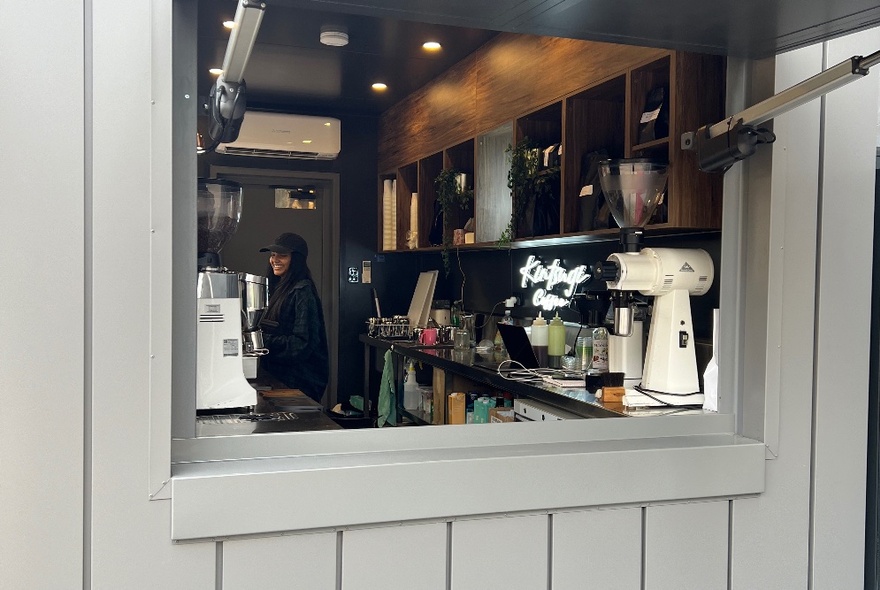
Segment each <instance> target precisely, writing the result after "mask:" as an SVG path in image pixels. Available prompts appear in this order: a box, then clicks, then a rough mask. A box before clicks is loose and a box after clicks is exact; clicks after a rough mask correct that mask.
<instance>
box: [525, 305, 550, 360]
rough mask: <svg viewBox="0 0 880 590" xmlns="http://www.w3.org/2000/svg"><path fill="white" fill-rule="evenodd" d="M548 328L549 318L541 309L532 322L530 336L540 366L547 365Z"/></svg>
mask: <svg viewBox="0 0 880 590" xmlns="http://www.w3.org/2000/svg"><path fill="white" fill-rule="evenodd" d="M548 328H549V326H547V320H545V319H544V315H543V313H542V312H540V311H539V312H538V317H536V318H535V320H534V321H533V322H532V329H531V336H530V338H529V339H530V340H531V342H532V350H534V351H535V357H536V358H537V359H538V366H539V367H546V366H547V343H548V340H549V334H548V333H547V330H548Z"/></svg>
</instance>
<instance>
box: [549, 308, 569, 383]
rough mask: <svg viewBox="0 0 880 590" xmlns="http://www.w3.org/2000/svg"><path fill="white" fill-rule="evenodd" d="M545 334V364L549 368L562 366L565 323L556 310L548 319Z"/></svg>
mask: <svg viewBox="0 0 880 590" xmlns="http://www.w3.org/2000/svg"><path fill="white" fill-rule="evenodd" d="M547 335H548V337H547V365H548V366H549V367H550V368H551V369H559V368H561V367H562V355H564V354H565V324H563V323H562V318H560V317H559V313H558V312H557V313H556V315H555V316H554V318H553V319H552V320H550V326H549V327H548V329H547Z"/></svg>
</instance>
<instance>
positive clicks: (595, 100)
mask: <svg viewBox="0 0 880 590" xmlns="http://www.w3.org/2000/svg"><path fill="white" fill-rule="evenodd" d="M509 42H513V41H509ZM526 42H527V41H522V43H526ZM583 43H589V42H583ZM490 45H491V44H490ZM590 47H591V48H596V47H597V48H599V49H601V51H602V52H604V53H601V54H599V53H597V51H598V50H597V49H592V50H591V53H592V54H594V55H595V58H596V59H603V60H604V61H602V63H603V64H606V63H609V60H611V62H612V63H613V60H615V59H616V60H617V61H618V62H622V63H623V65H622V66H621V67H620V69H619V70H617V71H614V70H612V69H609V68H608V67H607V66H603V67H602V68H600V67H598V66H596V67H594V69H595V70H596V72H593V71H592V70H590V69H589V68H587V67H586V66H584V67H585V68H587V70H588V71H586V72H580V71H579V72H577V75H571V76H569V77H567V78H565V81H568V80H572V82H571V84H572V86H571V87H569V88H564V93H563V95H562V96H561V97H560V96H559V95H557V96H556V97H551V98H550V99H549V100H548V99H547V98H546V96H547V93H548V92H550V91H549V90H547V89H546V88H545V87H544V86H543V85H541V88H538V89H536V88H525V87H518V86H517V83H516V82H508V84H509V85H510V86H509V87H507V88H496V86H497V85H498V84H500V83H499V82H497V80H494V79H491V78H490V79H489V80H488V81H486V82H483V83H482V84H486V85H488V87H487V88H485V89H483V88H481V86H480V84H481V82H480V81H479V80H477V81H475V82H473V83H474V84H476V85H477V86H476V90H475V94H476V96H477V97H480V96H483V95H485V96H487V97H491V96H495V97H498V96H502V95H505V94H511V93H512V94H513V95H515V96H516V97H517V99H516V100H511V101H510V104H512V105H515V106H513V107H510V106H509V105H508V103H507V102H506V101H505V102H504V103H503V104H502V103H499V104H493V105H488V104H486V105H484V110H485V111H486V112H485V113H483V116H477V115H478V114H479V113H480V112H481V110H480V104H479V103H478V104H477V114H473V113H467V112H461V113H458V112H453V113H451V114H450V113H448V112H443V113H437V116H438V117H444V116H445V117H452V118H453V119H455V120H456V121H457V122H458V125H459V126H460V128H461V134H462V135H461V137H460V138H459V140H457V141H456V142H455V143H453V144H451V145H448V146H446V147H443V148H442V149H434V150H433V151H430V152H427V153H424V154H421V155H419V153H418V149H419V148H418V146H417V145H413V146H399V145H398V146H395V149H396V152H395V153H396V154H398V157H399V155H400V154H410V155H411V156H416V157H415V158H412V159H409V160H407V161H403V162H393V160H394V158H395V155H394V154H389V155H388V158H387V160H388V161H389V162H392V163H393V166H392V167H387V168H385V169H386V170H388V172H386V173H384V174H380V175H379V178H380V187H382V186H383V185H382V181H384V180H385V179H387V178H390V177H394V178H396V181H397V215H396V219H395V223H396V224H397V241H396V248H394V249H395V250H405V249H408V245H407V231H408V230H409V229H410V227H409V223H410V200H411V196H412V193H414V192H417V193H418V195H419V196H418V199H419V220H418V228H419V239H418V249H420V250H427V249H435V248H436V247H437V246H438V244H436V243H434V244H432V241H431V240H430V239H429V235H430V232H431V228H432V224H433V222H434V218H435V216H436V212H437V206H436V200H437V191H436V186H435V182H434V181H435V179H436V178H437V175H438V174H440V172H441V171H442V170H444V169H454V170H456V171H457V172H460V173H463V174H465V178H466V179H467V185H468V187H467V188H469V189H472V190H473V191H474V195H475V198H474V201H475V202H473V203H472V204H471V207H470V208H469V209H467V210H464V211H458V210H456V211H453V212H452V216H453V217H452V218H451V219H450V220H449V223H448V225H449V227H450V231H451V229H452V228H456V229H460V228H463V227H464V225H465V223H466V222H467V221H468V220H469V219H471V218H473V219H474V221H475V224H476V243H475V244H474V246H473V247H476V248H479V247H485V246H487V245H489V244H494V243H495V242H496V241H497V240H498V239H499V238H500V236H501V231H502V230H503V229H504V228H505V227H506V226H507V223H508V221H509V219H510V211H511V205H510V190H509V189H508V188H507V170H508V169H509V153H508V151H509V149H510V148H512V147H514V146H516V145H517V142H520V141H522V140H523V139H525V138H528V140H529V142H530V143H532V144H534V145H535V146H539V149H541V150H542V151H543V150H545V149H547V148H549V147H550V146H554V145H557V146H560V147H559V149H561V153H560V154H558V157H557V158H556V159H553V161H552V162H551V166H550V168H549V169H544V160H543V159H542V160H541V161H540V167H541V168H542V171H541V172H540V173H541V174H548V176H550V177H552V178H553V182H555V183H556V184H555V185H553V186H551V190H552V191H553V192H552V193H551V194H552V196H553V199H554V201H553V202H555V203H558V204H557V205H556V206H558V215H556V216H555V217H556V219H557V220H556V221H555V225H549V224H548V223H545V224H544V225H543V226H542V225H541V224H540V223H538V224H532V221H531V219H527V220H526V221H525V222H523V223H521V225H520V227H519V228H518V232H517V236H518V240H521V241H528V242H529V243H533V242H534V241H535V240H536V239H542V240H544V241H545V242H546V243H553V242H554V240H555V239H558V238H564V239H565V241H568V240H571V239H574V238H575V237H577V236H595V237H596V238H598V239H602V238H605V237H607V236H608V235H613V234H614V233H615V232H614V229H615V228H616V225H615V223H614V220H613V219H612V218H611V217H610V215H608V214H607V209H606V210H603V209H602V208H601V199H600V198H598V197H597V193H599V192H600V191H601V189H600V186H599V184H598V176H597V170H596V169H597V163H598V162H599V161H600V160H601V159H603V158H650V159H652V160H655V161H660V162H664V163H668V165H669V175H668V181H667V188H666V194H665V196H664V199H663V204H662V205H661V207H659V208H658V210H657V212H656V213H655V215H654V217H653V218H652V220H651V223H650V224H649V225H648V229H651V230H669V231H671V230H686V231H692V230H712V229H718V228H719V227H720V224H721V177H720V176H719V175H709V174H705V173H703V172H700V171H699V169H698V167H697V162H696V157H695V155H694V154H693V152H685V151H682V150H681V149H680V147H679V142H678V140H677V138H678V137H680V136H681V134H682V133H684V132H686V131H694V130H696V129H698V128H699V127H700V126H701V125H704V124H706V123H711V122H714V121H717V120H719V119H721V118H723V115H724V109H723V107H724V79H725V60H724V58H723V57H719V56H708V55H701V54H692V53H684V52H677V51H669V50H658V49H645V48H626V46H614V45H608V44H595V43H594V44H592V45H591V46H590ZM551 49H552V48H551ZM542 50H545V51H549V50H548V49H546V47H544V46H542ZM564 50H565V51H571V49H570V48H568V47H567V46H566V47H565V48H564ZM481 51H482V50H481ZM485 51H486V52H491V51H492V48H491V47H489V48H488V49H486V50H485ZM562 51H563V49H559V52H560V54H561V52H562ZM557 57H558V59H560V60H562V59H563V57H561V56H557ZM547 59H548V60H549V61H548V62H547V63H546V68H547V69H548V71H551V69H552V68H555V67H557V65H559V64H556V63H554V62H553V60H552V59H551V58H547ZM564 59H565V60H566V61H565V62H564V63H565V64H567V65H565V66H560V67H565V68H569V69H570V68H571V67H573V66H572V65H571V59H572V57H571V56H570V55H568V56H567V57H565V58H564ZM583 59H584V60H587V59H589V56H584V57H583ZM476 61H479V60H478V59H477V60H476ZM474 67H476V66H474ZM591 67H592V66H591ZM599 70H601V71H599ZM599 74H602V75H601V76H599ZM456 75H459V76H460V75H462V72H461V71H456ZM578 77H579V78H578ZM507 78H509V79H510V80H517V77H516V76H515V75H509V76H507ZM525 78H526V79H528V78H529V76H525ZM441 82H442V81H438V83H441ZM447 82H448V81H447ZM523 83H525V82H523ZM562 83H563V82H560V84H562ZM574 84H576V85H574ZM429 86H430V85H429ZM658 89H662V90H658ZM426 92H428V93H429V92H430V87H429V88H428V90H427V91H426ZM652 93H653V94H654V97H655V98H656V97H658V96H660V94H661V93H662V96H663V100H662V107H661V114H660V115H659V116H658V117H655V119H654V120H653V123H650V124H646V123H645V121H646V120H649V119H651V116H650V115H643V114H644V113H645V112H646V110H649V111H650V110H652V109H648V103H649V99H650V98H651V95H652ZM418 100H425V98H424V96H422V97H418V98H417V99H413V100H412V101H411V103H407V101H406V99H405V101H402V102H404V103H406V104H402V105H400V106H395V107H393V110H395V113H394V116H393V117H390V116H389V117H388V118H387V119H386V118H385V117H384V116H383V120H382V122H381V123H380V128H382V131H381V133H380V136H383V137H389V138H390V137H395V138H400V137H403V131H402V129H398V127H401V126H403V125H405V121H406V114H407V109H412V111H411V112H412V116H413V117H420V116H424V115H423V113H422V112H421V111H418V110H417V109H419V108H423V107H424V105H423V104H420V103H418ZM530 101H531V102H530ZM465 106H466V105H463V106H462V107H461V108H462V110H463V111H464V110H466V109H465ZM490 106H491V107H492V108H491V109H490ZM523 107H525V108H523ZM449 108H450V109H451V108H453V107H449ZM511 108H516V109H519V112H515V111H511V110H510V109H511ZM416 113H418V115H417V114H416ZM489 114H491V117H489ZM437 124H440V122H438V123H437ZM481 125H484V126H483V127H481ZM454 135H455V134H454V133H452V132H450V131H448V130H447V133H446V134H445V136H446V137H454ZM401 141H405V140H401ZM413 141H424V139H418V140H413ZM383 155H384V154H383V152H382V142H381V140H380V162H382V161H383ZM542 157H543V155H542ZM548 162H549V160H548ZM557 174H558V181H557V180H556V178H557V177H556V176H555V175H557ZM381 191H382V188H380V195H381ZM380 199H381V197H380ZM532 214H533V213H528V214H527V216H528V215H532ZM551 217H552V216H551ZM380 219H381V215H380ZM550 223H553V222H552V221H551V222H550ZM535 226H540V227H543V228H544V229H545V232H544V233H543V235H541V234H538V233H535V232H534V231H532V230H533V229H534V227H535ZM547 228H549V230H547ZM548 231H549V233H547V232H548ZM381 233H382V232H380V234H381ZM435 237H436V232H435ZM434 241H436V240H434ZM381 249H382V250H384V251H389V249H388V248H381Z"/></svg>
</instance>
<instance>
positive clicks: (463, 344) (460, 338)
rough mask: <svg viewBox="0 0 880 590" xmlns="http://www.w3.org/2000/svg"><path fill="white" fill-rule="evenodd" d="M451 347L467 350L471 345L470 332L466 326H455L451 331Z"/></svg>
mask: <svg viewBox="0 0 880 590" xmlns="http://www.w3.org/2000/svg"><path fill="white" fill-rule="evenodd" d="M452 347H453V348H454V349H455V350H469V349H470V347H471V334H470V332H468V330H467V329H466V328H456V329H455V331H454V332H453V333H452Z"/></svg>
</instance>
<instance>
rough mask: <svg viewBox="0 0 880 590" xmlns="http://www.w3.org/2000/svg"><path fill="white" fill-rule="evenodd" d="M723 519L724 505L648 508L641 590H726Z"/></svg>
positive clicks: (725, 520) (725, 515)
mask: <svg viewBox="0 0 880 590" xmlns="http://www.w3.org/2000/svg"><path fill="white" fill-rule="evenodd" d="M728 513H729V504H728V502H692V503H687V504H670V505H668V506H652V507H651V508H649V509H648V510H647V511H646V514H645V556H644V559H645V571H644V577H645V590H726V589H727V563H728ZM760 587H761V588H765V587H766V586H763V585H762V586H760Z"/></svg>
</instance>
